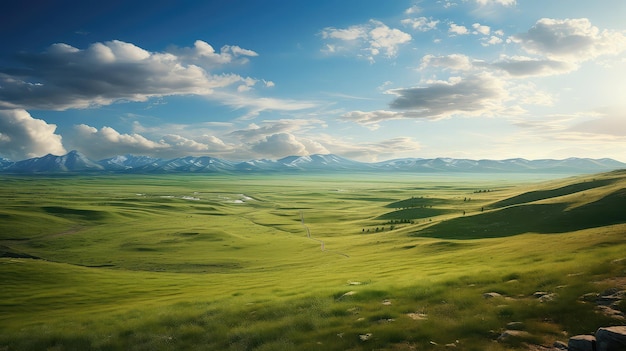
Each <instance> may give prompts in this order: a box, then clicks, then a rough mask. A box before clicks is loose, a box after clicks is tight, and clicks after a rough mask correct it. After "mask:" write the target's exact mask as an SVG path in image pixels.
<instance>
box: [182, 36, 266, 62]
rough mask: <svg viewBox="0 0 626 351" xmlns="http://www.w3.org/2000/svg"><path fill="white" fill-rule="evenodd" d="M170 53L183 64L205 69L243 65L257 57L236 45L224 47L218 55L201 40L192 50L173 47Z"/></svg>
mask: <svg viewBox="0 0 626 351" xmlns="http://www.w3.org/2000/svg"><path fill="white" fill-rule="evenodd" d="M170 52H171V53H172V54H173V55H176V57H178V58H179V59H180V60H181V61H183V62H187V63H193V64H196V65H199V66H202V67H207V68H212V67H216V66H221V65H225V64H230V63H237V64H245V63H247V62H248V57H255V56H258V55H259V54H257V53H256V52H254V51H252V50H248V49H242V48H240V47H239V46H236V45H224V46H222V48H221V49H220V52H219V53H218V52H216V51H215V49H214V48H213V46H211V45H210V44H209V43H207V42H205V41H202V40H196V41H195V42H194V45H193V47H192V48H178V47H174V48H172V49H170Z"/></svg>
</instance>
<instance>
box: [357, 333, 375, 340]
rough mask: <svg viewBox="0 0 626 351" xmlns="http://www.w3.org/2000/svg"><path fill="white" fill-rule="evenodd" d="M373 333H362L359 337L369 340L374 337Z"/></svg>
mask: <svg viewBox="0 0 626 351" xmlns="http://www.w3.org/2000/svg"><path fill="white" fill-rule="evenodd" d="M372 336H373V335H372V333H367V334H360V335H359V339H361V341H367V340H369V339H371V338H372Z"/></svg>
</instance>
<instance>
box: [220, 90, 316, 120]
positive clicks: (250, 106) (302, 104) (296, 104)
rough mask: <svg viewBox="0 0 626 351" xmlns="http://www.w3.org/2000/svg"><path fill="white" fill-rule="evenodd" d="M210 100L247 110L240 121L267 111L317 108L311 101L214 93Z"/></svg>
mask: <svg viewBox="0 0 626 351" xmlns="http://www.w3.org/2000/svg"><path fill="white" fill-rule="evenodd" d="M270 85H271V84H270ZM244 90H245V89H244ZM211 98H216V99H217V100H218V101H219V102H221V103H222V104H224V105H228V106H231V107H234V108H236V109H244V108H245V109H247V110H248V111H247V113H246V114H245V115H243V116H242V117H241V118H242V119H252V118H254V117H256V116H258V115H259V113H261V112H263V111H267V110H272V111H298V110H305V109H309V108H313V107H315V106H317V103H315V102H312V101H299V100H287V99H276V98H264V97H255V96H245V95H241V94H232V93H226V92H215V93H214V94H212V95H211Z"/></svg>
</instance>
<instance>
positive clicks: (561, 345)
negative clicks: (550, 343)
mask: <svg viewBox="0 0 626 351" xmlns="http://www.w3.org/2000/svg"><path fill="white" fill-rule="evenodd" d="M554 347H556V348H557V349H559V350H567V343H564V342H563V341H558V340H557V341H555V342H554Z"/></svg>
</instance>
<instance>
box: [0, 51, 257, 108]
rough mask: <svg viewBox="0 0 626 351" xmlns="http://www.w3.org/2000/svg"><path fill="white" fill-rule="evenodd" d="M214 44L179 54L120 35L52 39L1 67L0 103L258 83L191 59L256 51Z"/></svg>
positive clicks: (89, 102)
mask: <svg viewBox="0 0 626 351" xmlns="http://www.w3.org/2000/svg"><path fill="white" fill-rule="evenodd" d="M211 49H212V48H211V47H210V45H208V44H207V43H204V42H200V41H197V42H196V44H195V47H194V48H193V49H187V50H188V51H189V52H193V55H191V54H188V55H181V56H177V55H176V54H173V53H167V52H166V53H155V52H149V51H146V50H144V49H142V48H140V47H138V46H136V45H134V44H131V43H126V42H122V41H119V40H113V41H107V42H104V43H95V44H92V45H90V46H89V47H88V48H87V49H78V48H75V47H73V46H70V45H67V44H53V45H52V46H50V47H49V48H48V49H47V50H46V51H44V52H42V53H38V54H31V53H23V54H20V55H19V56H18V59H19V61H20V63H21V65H22V66H23V67H24V69H5V70H3V71H0V86H2V89H0V107H5V108H24V109H50V110H65V109H69V108H88V107H93V106H102V105H108V104H111V103H113V102H116V101H146V100H147V99H149V98H152V97H162V96H168V95H189V94H192V95H204V96H210V95H212V94H213V92H214V91H215V90H216V89H220V88H225V87H228V86H231V85H234V84H236V83H242V84H243V86H244V87H250V86H251V85H253V83H256V80H251V78H243V77H241V76H239V75H237V74H226V73H223V74H211V73H210V72H209V71H207V70H205V69H204V68H202V67H200V66H199V65H196V64H193V63H190V62H189V61H194V60H199V59H200V58H206V60H208V58H211V60H212V62H213V63H214V64H220V63H222V64H223V63H227V62H230V61H232V59H233V57H239V56H242V55H245V56H254V55H253V54H254V53H253V52H252V51H249V50H245V49H241V48H239V47H236V46H228V47H226V48H223V49H222V52H221V53H219V54H217V53H213V54H211ZM181 50H182V49H181ZM211 55H213V56H211ZM215 56H217V57H215ZM192 58H194V59H193V60H192ZM68 63H71V64H68Z"/></svg>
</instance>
